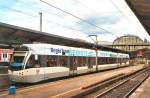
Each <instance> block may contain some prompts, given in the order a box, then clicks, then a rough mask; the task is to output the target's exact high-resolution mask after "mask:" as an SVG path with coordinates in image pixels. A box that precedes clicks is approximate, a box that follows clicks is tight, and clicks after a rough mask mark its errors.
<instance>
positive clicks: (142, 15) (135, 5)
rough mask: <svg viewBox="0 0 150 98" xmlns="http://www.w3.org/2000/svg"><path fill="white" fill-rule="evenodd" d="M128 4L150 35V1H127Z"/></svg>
mask: <svg viewBox="0 0 150 98" xmlns="http://www.w3.org/2000/svg"><path fill="white" fill-rule="evenodd" d="M126 2H127V4H128V5H129V7H130V8H131V9H132V11H133V12H134V13H135V15H136V16H137V18H138V19H139V21H140V22H141V24H142V25H143V26H144V28H145V29H146V31H147V32H148V33H149V35H150V10H149V9H150V0H126Z"/></svg>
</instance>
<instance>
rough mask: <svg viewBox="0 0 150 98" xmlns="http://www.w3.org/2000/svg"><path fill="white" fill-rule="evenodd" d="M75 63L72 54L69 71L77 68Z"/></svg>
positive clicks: (75, 59) (75, 60) (75, 58)
mask: <svg viewBox="0 0 150 98" xmlns="http://www.w3.org/2000/svg"><path fill="white" fill-rule="evenodd" d="M77 63H78V60H77V57H74V56H72V57H70V68H69V71H70V72H73V73H74V71H75V70H77Z"/></svg>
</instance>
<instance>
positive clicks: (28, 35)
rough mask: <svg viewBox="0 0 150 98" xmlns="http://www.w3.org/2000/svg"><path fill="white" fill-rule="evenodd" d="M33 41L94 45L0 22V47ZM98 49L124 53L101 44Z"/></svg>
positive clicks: (73, 45)
mask: <svg viewBox="0 0 150 98" xmlns="http://www.w3.org/2000/svg"><path fill="white" fill-rule="evenodd" d="M33 42H41V43H49V44H56V45H64V46H71V47H82V48H88V49H90V48H93V46H94V44H93V43H89V42H86V41H82V40H81V41H80V40H77V39H72V38H67V37H62V36H58V35H54V34H49V33H46V32H40V31H36V30H31V29H27V28H22V27H18V26H14V25H10V24H6V23H2V22H0V46H1V47H2V46H3V47H7V46H9V47H10V46H12V45H20V44H31V43H33ZM98 49H101V50H106V51H113V52H122V53H126V52H125V51H123V50H118V49H113V48H110V47H106V46H101V45H98Z"/></svg>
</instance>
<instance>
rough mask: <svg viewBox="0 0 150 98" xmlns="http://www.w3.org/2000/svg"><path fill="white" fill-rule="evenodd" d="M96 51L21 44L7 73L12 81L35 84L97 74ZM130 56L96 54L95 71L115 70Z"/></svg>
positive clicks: (107, 52)
mask: <svg viewBox="0 0 150 98" xmlns="http://www.w3.org/2000/svg"><path fill="white" fill-rule="evenodd" d="M95 56H96V53H95V50H91V49H84V48H75V47H68V46H60V45H52V44H24V45H22V46H20V47H16V48H15V49H14V54H13V60H14V62H12V63H11V64H10V68H9V70H8V74H9V77H10V80H11V81H14V82H21V83H35V82H39V81H43V80H47V79H51V78H57V77H64V76H69V75H74V74H83V73H88V72H93V71H96V66H95ZM128 59H129V55H128V54H125V53H115V52H111V51H100V50H99V51H98V70H106V69H112V68H118V67H120V66H118V63H120V62H121V63H123V64H122V66H126V64H125V63H126V62H127V61H128Z"/></svg>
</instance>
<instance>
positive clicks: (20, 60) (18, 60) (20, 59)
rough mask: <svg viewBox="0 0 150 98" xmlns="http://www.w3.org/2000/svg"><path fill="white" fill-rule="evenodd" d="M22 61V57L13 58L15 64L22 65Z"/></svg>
mask: <svg viewBox="0 0 150 98" xmlns="http://www.w3.org/2000/svg"><path fill="white" fill-rule="evenodd" d="M23 59H24V56H14V62H16V63H22V62H23Z"/></svg>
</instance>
